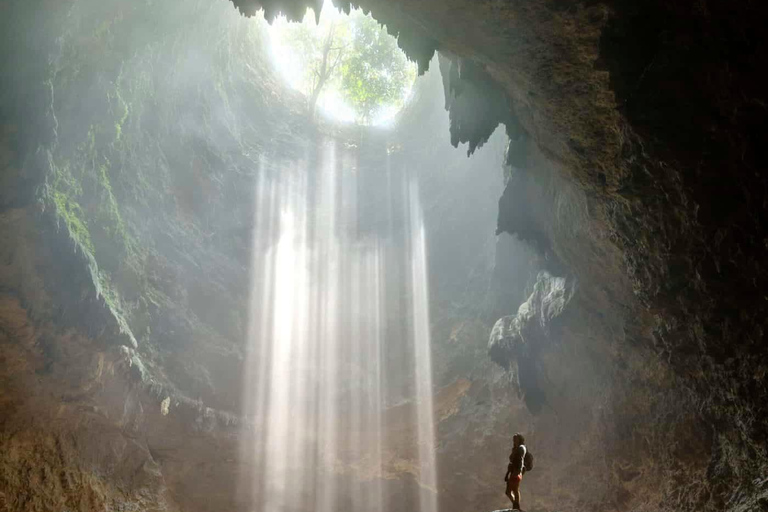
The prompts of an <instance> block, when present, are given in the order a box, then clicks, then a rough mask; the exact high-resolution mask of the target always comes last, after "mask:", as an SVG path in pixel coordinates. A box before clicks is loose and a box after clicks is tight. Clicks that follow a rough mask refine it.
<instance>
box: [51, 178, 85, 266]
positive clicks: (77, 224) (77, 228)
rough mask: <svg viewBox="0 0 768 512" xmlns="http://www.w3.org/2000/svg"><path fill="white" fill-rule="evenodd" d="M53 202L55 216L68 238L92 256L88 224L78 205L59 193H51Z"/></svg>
mask: <svg viewBox="0 0 768 512" xmlns="http://www.w3.org/2000/svg"><path fill="white" fill-rule="evenodd" d="M53 201H54V203H55V205H56V214H57V215H58V218H59V219H61V220H63V221H64V223H65V225H66V227H67V230H68V231H69V236H70V238H72V240H74V241H75V242H76V243H78V244H79V245H80V246H81V247H82V248H83V249H85V250H87V251H88V252H89V253H91V254H93V252H94V248H93V242H92V241H91V234H90V232H89V231H88V224H87V223H86V221H85V220H84V215H83V209H82V208H81V207H80V204H79V203H78V202H77V201H75V200H73V199H72V198H71V197H69V196H67V195H66V194H64V193H62V192H60V191H54V192H53Z"/></svg>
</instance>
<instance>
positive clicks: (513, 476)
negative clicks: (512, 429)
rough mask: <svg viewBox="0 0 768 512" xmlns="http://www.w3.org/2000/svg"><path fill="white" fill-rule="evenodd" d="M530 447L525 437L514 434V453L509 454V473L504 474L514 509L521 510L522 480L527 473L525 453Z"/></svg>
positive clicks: (506, 492)
mask: <svg viewBox="0 0 768 512" xmlns="http://www.w3.org/2000/svg"><path fill="white" fill-rule="evenodd" d="M527 450H528V449H527V448H526V447H525V438H524V437H523V435H522V434H520V433H517V434H515V435H514V436H512V453H510V454H509V465H507V474H506V475H504V481H505V482H507V490H506V491H505V492H504V494H506V495H507V497H508V498H509V500H510V501H511V502H512V510H520V482H522V481H523V474H524V473H525V465H524V460H525V453H526V451H527Z"/></svg>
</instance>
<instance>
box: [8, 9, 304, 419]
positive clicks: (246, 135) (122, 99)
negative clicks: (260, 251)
mask: <svg viewBox="0 0 768 512" xmlns="http://www.w3.org/2000/svg"><path fill="white" fill-rule="evenodd" d="M7 11H8V14H9V16H8V17H7V18H6V20H5V21H4V22H3V28H7V31H6V35H7V36H8V37H9V40H10V41H11V42H14V43H15V42H16V41H17V40H19V39H26V40H27V41H28V42H29V44H28V45H27V46H26V47H25V48H24V49H23V50H22V51H15V52H14V51H9V48H11V47H12V46H13V45H11V44H8V45H4V49H3V53H2V55H0V57H2V60H3V62H4V64H8V65H12V66H14V68H15V69H16V70H17V72H18V75H19V80H18V81H15V82H12V83H9V84H8V86H7V87H4V88H3V100H4V101H3V112H2V119H3V123H4V124H6V125H9V126H19V127H21V128H20V130H18V132H19V133H14V134H12V135H13V136H14V137H15V138H16V139H17V140H18V144H17V146H16V147H17V149H18V153H17V154H16V155H14V158H15V163H16V164H17V166H18V168H19V169H18V170H17V172H15V174H14V175H13V176H12V177H13V179H12V180H11V181H9V183H10V184H12V185H13V189H14V190H16V191H19V190H20V189H24V190H23V191H24V194H26V195H27V196H29V197H30V200H31V201H34V202H35V203H36V204H37V210H38V211H39V212H41V214H42V215H43V216H44V217H49V218H50V219H51V221H52V222H53V224H54V225H55V226H56V227H57V229H58V230H59V231H60V232H63V233H65V234H66V235H67V238H69V245H70V246H73V247H74V249H75V251H76V253H77V254H79V256H80V258H81V259H82V261H83V263H84V264H85V266H86V267H87V268H89V272H90V275H91V278H92V281H93V291H92V293H93V294H94V295H95V296H96V297H98V300H99V301H101V302H102V304H103V306H104V307H105V308H106V309H108V310H109V312H110V314H111V315H112V316H113V317H114V318H115V320H116V321H117V323H118V325H119V329H120V330H121V331H122V332H123V333H124V334H126V335H127V336H128V337H129V338H130V340H131V344H133V345H138V347H139V353H140V354H141V358H142V359H143V360H144V364H146V365H148V368H150V369H151V368H153V367H154V365H158V366H157V367H158V368H160V367H163V363H162V361H163V358H164V357H165V354H168V353H169V352H170V351H174V350H179V349H181V348H182V347H184V346H186V347H187V348H190V347H191V346H194V345H195V344H196V343H197V341H196V340H197V339H198V338H203V337H204V338H206V339H212V340H214V343H213V345H214V346H216V347H217V348H215V349H214V351H218V352H219V353H223V354H224V355H216V356H215V357H235V359H236V358H237V356H236V354H237V351H238V350H239V349H238V348H237V347H236V346H237V345H238V344H239V343H240V342H241V341H242V339H243V336H244V331H245V323H246V314H245V312H244V310H245V307H246V305H247V289H246V288H245V284H244V283H246V282H247V280H244V279H242V273H243V272H244V271H246V272H247V270H243V269H247V267H248V264H249V260H248V259H249V254H250V253H249V251H250V239H249V237H250V219H251V218H252V211H251V206H250V203H251V194H252V188H253V183H254V177H255V176H256V174H257V173H258V172H259V171H260V170H262V167H263V165H264V164H263V162H264V161H265V160H267V161H268V160H269V158H265V155H267V154H277V153H279V152H283V153H285V154H286V156H287V155H288V154H289V153H290V152H291V151H295V150H296V149H297V148H298V147H299V146H300V144H298V143H296V142H297V141H299V140H301V139H302V138H304V137H305V136H306V133H308V132H307V129H308V127H307V126H306V124H305V123H304V118H303V113H301V100H300V98H298V97H296V96H295V95H294V94H293V93H290V92H288V91H287V90H285V88H284V86H283V85H282V84H280V83H279V82H278V81H277V79H276V78H275V76H274V75H273V71H272V69H271V68H270V66H269V64H268V59H267V56H266V54H265V51H266V49H265V44H263V43H264V37H265V32H264V22H263V21H258V20H254V19H245V18H243V17H241V16H239V15H238V13H237V12H236V11H234V10H233V9H232V8H231V6H230V5H228V4H226V3H223V2H222V3H219V2H210V1H206V0H197V1H194V2H175V1H171V0H166V1H163V2H159V3H155V4H153V5H152V9H147V6H146V5H145V4H144V3H136V2H128V1H122V0H117V1H114V2H96V1H93V0H74V1H69V2H65V3H54V2H45V1H40V2H33V3H30V4H24V5H14V6H13V8H12V9H11V8H9V9H7ZM17 46H18V45H17ZM286 106H287V108H286ZM291 148H292V149H291ZM225 174H226V176H227V179H224V176H225ZM9 179H10V178H9ZM9 190H10V189H9ZM9 200H10V199H9ZM202 268H206V269H215V270H214V271H206V272H205V274H201V272H200V269H202ZM212 293H213V294H215V295H216V296H217V297H218V298H217V299H216V300H215V301H214V300H213V295H211V294H212ZM169 318H173V319H174V320H172V321H171V320H169ZM176 324H180V326H179V325H176ZM226 354H231V355H226ZM211 357H214V356H211ZM201 359H203V358H201ZM201 368H202V367H201V366H199V365H198V364H197V363H196V362H194V361H193V360H191V359H190V361H187V362H185V363H183V364H178V365H177V367H176V368H175V369H172V371H171V374H172V375H169V374H168V372H167V371H166V369H165V368H163V371H160V372H152V371H150V372H149V373H147V374H146V375H155V376H157V375H166V376H167V377H170V380H167V381H165V383H164V384H163V385H167V386H171V387H172V388H173V387H175V386H176V385H177V384H171V382H176V383H181V384H178V385H185V386H188V387H189V388H191V389H192V390H193V394H194V395H195V397H196V398H207V399H209V400H213V396H214V395H216V390H217V389H218V388H219V387H220V385H224V384H221V383H220V382H218V381H217V379H216V377H211V376H210V375H208V374H207V372H206V371H203V370H202V369H201ZM230 380H231V379H230ZM225 384H226V385H228V386H229V385H231V386H235V385H236V384H235V383H234V382H231V383H230V382H227V383H225ZM234 395H235V394H233V396H231V397H228V398H227V400H228V401H229V402H228V404H227V407H231V406H232V405H233V403H234V401H235V400H236V397H235V396H234ZM222 405H224V404H222Z"/></svg>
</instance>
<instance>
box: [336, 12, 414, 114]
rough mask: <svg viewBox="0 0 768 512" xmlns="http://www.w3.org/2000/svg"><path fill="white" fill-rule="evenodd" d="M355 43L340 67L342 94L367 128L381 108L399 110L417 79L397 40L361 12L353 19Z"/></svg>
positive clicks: (354, 14)
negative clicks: (390, 107) (391, 107)
mask: <svg viewBox="0 0 768 512" xmlns="http://www.w3.org/2000/svg"><path fill="white" fill-rule="evenodd" d="M351 32H352V43H351V50H350V51H349V52H347V54H346V55H345V58H344V60H343V63H342V67H341V70H340V71H341V87H340V90H341V93H342V95H343V96H344V98H345V99H346V100H347V101H349V102H350V104H351V105H352V106H353V107H354V108H355V110H356V111H357V113H358V116H359V118H360V119H361V120H362V121H363V123H365V124H367V123H369V122H370V121H371V118H372V117H373V115H374V114H376V113H377V112H378V111H379V110H380V109H381V108H383V107H386V106H391V105H394V106H400V105H401V104H402V102H403V100H404V99H405V94H406V93H407V91H408V88H409V87H410V85H411V84H412V83H413V80H414V78H415V76H416V70H415V66H414V65H412V64H410V63H409V62H408V59H407V58H406V56H405V54H404V53H403V52H402V51H401V50H400V48H398V46H397V41H396V40H395V38H394V37H392V36H390V35H389V34H387V31H386V29H385V28H384V27H382V26H380V25H379V24H378V22H377V21H376V20H374V19H373V18H371V17H370V16H366V15H364V14H363V13H362V11H359V10H358V11H354V12H353V13H352V15H351Z"/></svg>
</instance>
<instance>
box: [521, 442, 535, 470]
mask: <svg viewBox="0 0 768 512" xmlns="http://www.w3.org/2000/svg"><path fill="white" fill-rule="evenodd" d="M523 467H524V468H525V471H526V473H527V472H528V471H530V470H532V469H533V454H532V453H531V452H529V451H528V447H526V448H525V457H523Z"/></svg>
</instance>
